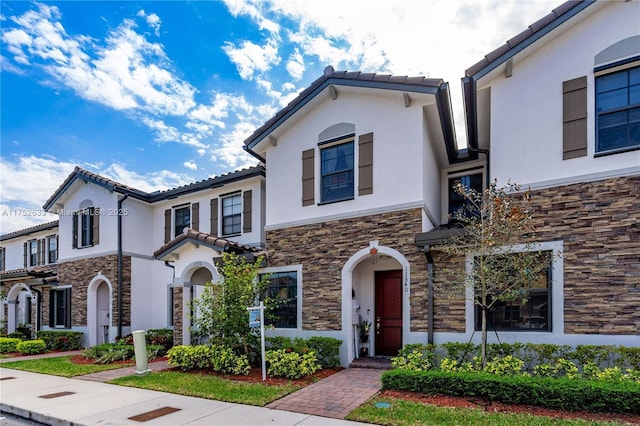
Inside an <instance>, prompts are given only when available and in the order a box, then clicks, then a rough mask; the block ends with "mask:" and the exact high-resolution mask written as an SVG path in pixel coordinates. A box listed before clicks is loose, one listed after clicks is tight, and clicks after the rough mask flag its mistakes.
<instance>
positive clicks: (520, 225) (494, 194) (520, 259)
mask: <svg viewBox="0 0 640 426" xmlns="http://www.w3.org/2000/svg"><path fill="white" fill-rule="evenodd" d="M454 189H455V191H456V192H457V193H458V194H460V195H461V196H463V197H464V199H465V200H466V205H465V207H464V208H462V209H460V210H459V211H458V212H456V213H455V215H454V218H455V219H456V221H457V222H458V223H459V224H460V225H461V226H462V229H463V232H460V233H459V235H455V236H453V237H451V238H449V239H448V240H447V241H446V242H445V243H443V244H442V245H441V246H439V248H440V249H441V250H442V251H444V252H445V253H447V254H449V255H453V256H461V257H466V256H467V254H470V255H471V258H472V259H473V260H472V263H471V265H469V267H467V268H459V269H452V270H446V273H447V274H448V275H449V277H451V278H452V280H451V281H449V282H447V283H446V285H445V286H444V287H443V288H439V289H438V290H439V291H440V292H442V293H445V294H449V295H458V296H459V295H460V294H461V293H462V292H464V290H465V289H466V288H467V287H469V288H471V289H472V290H473V294H474V304H475V305H476V306H478V307H479V308H480V310H481V339H482V345H481V359H482V365H483V367H484V365H485V363H486V347H487V312H488V311H491V309H492V308H493V307H494V305H495V304H496V303H497V302H498V301H502V302H513V301H520V302H522V303H524V302H525V301H526V297H527V289H528V288H529V287H530V286H531V284H532V283H533V281H534V280H536V279H537V278H538V277H539V276H540V274H541V273H543V272H545V271H546V270H547V268H548V267H549V260H550V259H549V254H548V253H546V252H541V251H539V250H536V248H535V241H534V234H533V228H532V225H531V205H530V204H531V203H530V194H529V191H525V192H520V187H519V186H518V185H516V184H513V183H508V184H507V185H506V186H504V187H502V188H498V187H497V184H496V182H493V183H492V184H491V185H490V186H489V188H487V189H485V190H484V191H483V192H478V191H476V190H474V189H471V188H467V187H465V186H464V185H462V184H461V183H460V182H457V183H456V185H455V187H454Z"/></svg>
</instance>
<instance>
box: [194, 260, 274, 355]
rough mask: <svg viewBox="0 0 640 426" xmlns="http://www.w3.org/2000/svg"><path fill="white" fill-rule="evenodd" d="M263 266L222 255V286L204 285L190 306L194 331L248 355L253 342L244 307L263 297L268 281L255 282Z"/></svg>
mask: <svg viewBox="0 0 640 426" xmlns="http://www.w3.org/2000/svg"><path fill="white" fill-rule="evenodd" d="M261 263H262V257H259V258H258V259H257V260H256V261H255V262H254V263H249V262H247V260H246V259H245V258H244V257H242V256H238V255H236V254H233V253H224V254H223V257H222V263H221V265H220V267H219V269H218V270H219V272H220V275H221V276H222V282H221V283H219V284H214V283H210V282H209V283H207V284H206V286H205V289H204V291H203V292H202V294H201V295H200V296H199V297H197V298H195V299H194V300H193V302H192V304H191V307H192V312H196V313H197V314H196V315H195V318H192V322H193V325H194V329H195V330H196V331H197V333H198V334H199V335H201V336H204V337H207V338H209V339H224V340H225V341H226V342H227V343H230V344H232V345H234V346H235V345H240V346H241V347H242V348H243V351H244V353H245V354H247V355H249V352H250V351H249V347H250V344H251V343H252V342H253V340H254V339H255V338H256V337H255V335H254V334H253V333H252V329H251V328H250V327H249V312H248V311H247V307H249V306H254V305H255V303H256V301H258V300H259V299H260V296H261V295H263V294H264V290H265V289H266V286H267V283H268V281H267V280H266V279H264V278H263V279H262V280H259V279H258V276H259V275H258V270H259V268H260V265H261Z"/></svg>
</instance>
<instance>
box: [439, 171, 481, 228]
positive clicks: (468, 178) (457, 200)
mask: <svg viewBox="0 0 640 426" xmlns="http://www.w3.org/2000/svg"><path fill="white" fill-rule="evenodd" d="M457 182H460V183H462V185H464V186H465V188H470V189H473V190H475V191H477V192H482V189H483V187H482V173H474V174H470V175H464V176H458V177H452V178H449V182H448V184H449V216H450V217H451V218H453V217H454V215H455V213H456V212H457V211H458V210H460V209H461V208H464V207H465V206H466V205H467V203H468V201H466V200H465V199H464V197H463V196H462V195H460V194H458V193H457V192H456V190H455V185H456V183H457Z"/></svg>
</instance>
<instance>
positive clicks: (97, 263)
mask: <svg viewBox="0 0 640 426" xmlns="http://www.w3.org/2000/svg"><path fill="white" fill-rule="evenodd" d="M99 273H102V275H104V276H105V277H106V278H107V279H108V280H109V281H110V282H111V286H112V297H113V300H112V305H113V312H112V315H111V325H112V326H114V327H115V326H117V325H118V256H117V255H115V254H112V255H108V256H101V257H94V258H89V259H81V260H74V261H71V262H63V263H60V264H59V266H58V282H59V283H60V285H71V286H72V289H71V324H72V325H74V326H86V325H87V290H88V288H89V283H90V282H91V280H92V279H93V278H95V277H96V275H98V274H99ZM122 290H123V291H122V312H123V316H122V325H123V326H125V327H127V326H129V325H130V324H131V256H123V259H122ZM43 296H45V297H43V306H42V307H43V312H42V313H43V319H44V320H43V324H48V323H49V309H48V308H47V309H46V310H45V306H44V305H45V304H44V299H46V300H47V301H48V297H49V296H48V292H46V294H45V293H43ZM47 306H48V304H47Z"/></svg>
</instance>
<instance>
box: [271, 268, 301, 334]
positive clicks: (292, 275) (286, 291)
mask: <svg viewBox="0 0 640 426" xmlns="http://www.w3.org/2000/svg"><path fill="white" fill-rule="evenodd" d="M267 276H268V279H269V285H268V286H267V297H269V298H271V299H274V300H275V301H276V303H277V305H276V307H275V309H273V310H272V311H271V313H270V315H269V317H270V318H266V319H265V325H273V326H275V327H276V328H297V327H298V274H297V272H295V271H291V272H272V273H270V274H267Z"/></svg>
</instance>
